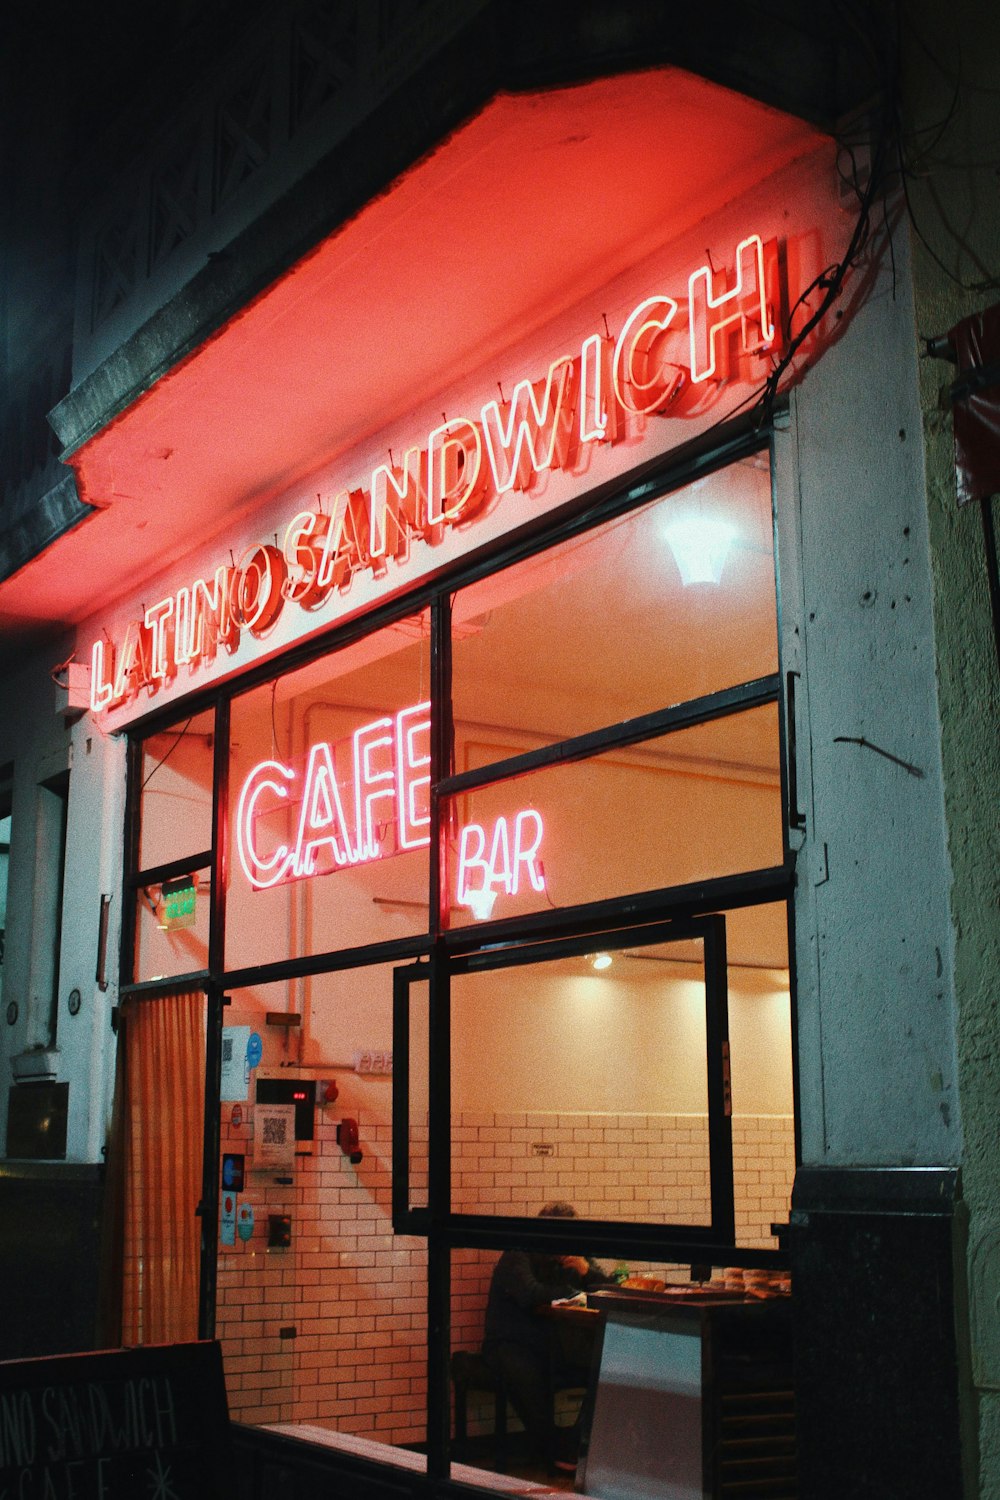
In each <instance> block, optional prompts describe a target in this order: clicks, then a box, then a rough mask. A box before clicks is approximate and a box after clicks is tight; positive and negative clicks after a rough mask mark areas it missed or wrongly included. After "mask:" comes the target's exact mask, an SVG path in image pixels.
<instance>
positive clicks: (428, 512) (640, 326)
mask: <svg viewBox="0 0 1000 1500" xmlns="http://www.w3.org/2000/svg"><path fill="white" fill-rule="evenodd" d="M779 303H780V285H779V273H778V254H777V242H776V241H773V240H772V241H768V242H767V243H766V244H765V243H764V241H762V239H761V238H760V236H759V235H756V234H751V235H748V236H746V238H744V239H743V240H741V241H740V243H739V244H738V245H737V246H736V250H735V255H734V270H733V271H732V273H731V274H728V275H727V274H726V273H724V272H716V271H715V270H714V269H713V267H712V266H711V264H709V265H702V266H699V267H698V268H697V269H696V270H694V271H693V272H692V273H691V275H690V276H689V278H688V288H687V299H686V305H685V306H684V308H683V309H682V306H681V304H680V303H679V302H678V301H677V300H675V299H674V298H673V297H670V296H668V295H666V294H665V293H657V294H655V295H653V296H649V297H646V298H644V299H643V300H642V301H641V302H639V303H638V305H637V306H636V307H634V308H633V309H632V311H631V312H630V313H629V314H628V316H627V317H626V318H625V320H624V323H623V325H622V329H621V332H620V333H619V334H618V337H617V338H616V339H612V338H611V337H610V336H607V337H606V336H604V335H602V334H590V335H588V336H587V337H586V338H585V339H584V340H583V341H582V344H581V347H580V349H579V351H578V352H576V353H569V352H567V353H564V354H562V355H560V356H559V358H558V359H555V360H553V361H552V363H551V364H550V366H549V369H548V372H547V373H546V375H545V377H544V378H543V379H540V380H534V381H533V380H531V379H524V380H519V381H517V383H516V384H515V385H514V388H513V390H512V392H511V396H510V399H509V400H505V399H503V396H502V393H501V399H500V400H499V401H497V400H490V401H487V402H485V404H484V405H483V406H482V408H481V410H480V411H479V413H478V415H477V416H476V417H475V418H473V417H469V416H458V417H454V418H452V419H450V420H446V421H444V422H443V423H442V425H441V426H439V427H435V428H434V429H433V430H432V431H431V432H429V433H428V434H427V437H426V439H425V440H424V442H423V443H422V444H419V445H416V446H413V447H410V448H408V449H407V450H406V451H405V453H404V454H403V457H402V460H401V462H400V463H398V464H397V463H396V462H395V461H393V460H392V457H391V455H390V462H389V463H388V464H385V463H382V464H378V465H376V467H375V468H374V469H373V470H372V472H371V475H370V477H369V480H368V485H367V488H360V487H359V488H355V489H344V490H341V491H340V492H339V493H337V494H335V495H333V496H332V497H330V498H329V499H328V500H327V501H326V502H325V503H324V502H322V501H320V502H318V506H317V508H316V509H309V510H301V511H299V512H298V513H297V514H296V515H295V516H293V517H292V519H291V520H290V521H289V523H288V525H287V527H286V529H285V534H284V538H283V540H282V543H281V545H280V546H278V544H277V536H275V545H274V546H271V545H270V544H265V543H257V544H255V545H253V546H251V547H249V548H248V549H247V551H246V552H245V553H244V554H243V556H242V557H241V558H240V559H239V561H238V562H235V561H234V562H233V564H232V566H225V565H223V566H221V567H219V568H217V569H216V570H215V573H214V574H213V576H212V578H211V580H208V579H197V580H195V582H194V583H193V584H191V585H190V586H187V585H186V586H184V587H182V588H180V589H178V590H177V592H176V593H175V594H173V595H170V596H169V597H168V598H166V599H161V600H158V601H157V602H156V603H155V604H153V605H151V606H150V607H149V608H148V609H146V610H145V611H144V614H143V617H142V619H140V620H134V621H132V622H131V623H130V624H129V625H128V626H127V627H126V629H125V632H124V634H123V636H122V637H121V639H120V640H119V641H117V642H113V641H110V640H97V641H95V642H94V646H93V652H92V658H91V665H92V671H91V708H92V710H93V712H94V713H100V712H102V711H103V710H107V709H111V708H115V707H117V706H118V705H120V704H122V703H126V702H128V701H130V700H131V699H132V698H134V697H135V696H136V695H137V694H138V693H139V692H140V691H143V690H145V691H146V692H148V693H151V694H152V693H155V692H157V691H158V690H159V689H160V688H161V687H162V686H164V684H166V683H167V682H169V681H171V680H172V679H173V678H174V676H175V675H176V674H177V673H178V672H179V671H180V669H181V668H182V667H185V666H186V667H187V668H188V669H189V670H190V671H194V670H196V669H197V667H198V666H199V665H200V664H201V663H203V662H206V663H207V662H210V661H212V660H213V659H214V658H215V656H216V654H217V653H218V651H219V650H220V649H222V650H225V651H228V652H234V651H236V649H237V648H238V646H239V643H240V639H241V637H242V635H243V633H244V632H246V633H248V634H249V635H251V636H254V637H256V638H260V637H263V636H265V635H266V634H267V633H268V631H269V630H270V629H271V628H272V626H273V625H274V624H275V622H276V620H277V619H278V617H279V615H280V614H281V613H282V611H283V610H284V609H285V608H286V606H289V605H294V606H297V607H298V608H300V609H303V610H306V611H315V610H319V609H322V608H323V606H324V605H325V604H326V603H327V601H328V600H329V599H330V598H331V597H332V596H333V595H334V594H335V593H337V594H343V593H346V592H347V591H348V590H349V589H350V587H351V582H352V580H353V578H354V577H355V576H356V575H357V574H358V573H359V572H361V571H363V570H368V571H369V572H370V573H371V574H372V576H373V577H374V578H382V577H384V576H385V574H386V573H387V572H388V569H389V564H390V562H396V563H397V564H401V563H403V562H405V560H406V559H407V557H408V556H409V553H410V548H411V546H412V543H413V542H414V540H415V539H420V540H423V541H425V542H427V543H429V544H431V545H434V544H436V543H438V542H440V541H441V539H442V537H443V536H444V533H445V530H446V529H447V528H452V527H463V526H466V525H469V524H471V523H472V522H474V521H475V520H476V518H477V517H478V516H480V515H482V514H483V512H484V511H486V510H488V509H490V508H492V507H493V506H494V505H496V504H498V503H499V502H500V501H501V500H502V498H503V496H504V495H506V494H509V493H510V492H511V491H513V490H525V491H527V490H530V489H531V488H532V486H533V485H534V484H535V483H536V481H537V479H538V477H539V476H541V475H544V474H545V473H546V472H547V471H548V470H551V469H561V468H565V467H567V466H568V465H569V464H570V463H572V462H574V461H575V460H576V459H577V458H578V457H579V454H580V452H581V450H582V449H584V448H586V447H587V445H589V444H592V443H616V442H619V441H621V440H622V439H623V438H624V437H626V436H628V430H629V424H630V423H632V424H633V425H634V423H635V420H636V419H637V418H639V419H644V418H647V417H650V416H653V415H662V416H674V417H676V416H684V415H687V414H689V413H690V412H692V411H693V410H695V409H696V407H697V405H698V403H699V402H701V401H703V399H704V393H705V391H706V389H708V388H709V384H710V383H711V386H712V388H715V387H719V386H721V385H722V384H724V383H725V382H726V381H728V380H729V379H731V378H733V377H734V375H735V374H737V373H739V371H740V369H741V368H742V370H743V372H744V373H746V371H747V368H748V365H749V362H750V361H753V360H755V359H760V358H761V357H763V356H766V355H767V354H768V353H769V352H770V351H772V350H774V349H775V348H776V347H777V344H778V340H779V333H778V328H779V324H780V320H779V318H778V317H777V315H776V312H777V309H778V307H779ZM685 323H686V328H685V326H684V325H685ZM320 769H322V768H320ZM274 774H275V775H280V772H275V773H274ZM319 774H320V770H317V775H319ZM275 784H277V783H275ZM381 795H382V797H383V799H384V800H385V801H388V800H389V793H388V791H386V790H384V789H383V793H382V794H381ZM338 837H339V838H340V845H339V847H340V849H341V852H342V853H343V854H344V856H345V859H346V857H347V850H348V843H347V842H345V840H344V838H343V837H342V836H341V835H338ZM365 837H366V838H367V837H368V835H367V834H366V835H365ZM351 847H353V846H351ZM359 847H365V848H367V847H368V845H367V844H365V843H364V842H362V845H360V846H359ZM299 857H300V856H299V855H296V856H295V858H296V859H298V858H299ZM302 857H304V856H302Z"/></svg>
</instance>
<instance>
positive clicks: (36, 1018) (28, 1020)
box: [0, 640, 124, 1162]
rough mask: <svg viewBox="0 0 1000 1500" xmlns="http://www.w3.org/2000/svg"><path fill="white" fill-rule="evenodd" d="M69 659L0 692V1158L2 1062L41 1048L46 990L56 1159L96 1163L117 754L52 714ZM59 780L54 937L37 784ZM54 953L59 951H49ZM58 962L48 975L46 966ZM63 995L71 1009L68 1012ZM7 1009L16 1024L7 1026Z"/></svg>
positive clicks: (113, 946) (104, 1059) (116, 899)
mask: <svg viewBox="0 0 1000 1500" xmlns="http://www.w3.org/2000/svg"><path fill="white" fill-rule="evenodd" d="M68 654H69V648H68V646H67V645H66V643H65V641H59V640H57V641H54V642H53V643H52V644H51V646H49V647H48V648H43V649H40V650H39V651H38V653H37V654H36V655H34V656H31V657H29V658H27V659H26V660H25V661H24V662H23V664H22V665H21V666H20V668H19V669H18V670H17V671H15V672H12V673H10V674H9V675H8V676H7V677H6V679H5V680H4V683H3V689H2V691H3V703H4V706H5V712H4V713H3V715H0V765H2V764H4V763H5V762H7V761H11V762H13V806H12V824H11V851H10V882H9V889H8V898H7V929H6V956H5V962H4V990H3V999H4V1006H3V1009H4V1015H3V1018H2V1021H0V1106H2V1107H0V1153H2V1152H4V1151H5V1150H6V1128H7V1089H8V1085H9V1084H10V1083H11V1082H12V1077H13V1074H12V1068H13V1059H14V1058H15V1057H21V1056H23V1055H24V1054H25V1053H26V1052H28V1051H29V1049H41V1048H45V1047H47V1045H48V1044H49V1041H50V1035H49V1031H50V1005H51V996H52V987H53V984H54V983H55V982H56V974H58V981H57V986H58V987H57V990H56V1012H55V1021H56V1036H55V1046H56V1049H57V1052H56V1056H55V1065H56V1077H57V1079H58V1080H59V1081H60V1082H69V1085H70V1089H69V1121H68V1127H67V1144H66V1159H67V1161H71V1162H99V1161H100V1160H101V1148H102V1147H103V1145H104V1140H105V1129H106V1120H107V1112H108V1108H109V1102H110V1087H111V1080H112V1077H113V1072H114V1068H113V1058H114V1035H113V1033H112V1031H111V1026H110V1010H111V1005H112V1004H113V1003H114V995H115V990H114V984H113V982H112V984H110V985H109V987H108V988H107V990H105V991H102V990H101V989H100V988H99V987H98V985H97V982H96V977H95V976H96V970H97V942H98V921H99V912H100V896H101V893H102V892H104V893H105V894H110V895H112V908H111V910H112V922H111V926H110V930H109V933H108V973H109V975H110V976H111V979H112V981H114V979H115V978H116V975H117V942H118V921H117V914H118V912H119V910H120V905H121V901H120V883H121V877H120V870H121V839H122V816H123V799H124V745H123V742H121V741H116V740H113V739H108V738H105V737H103V736H102V735H100V734H99V733H98V731H97V730H96V729H95V728H94V726H93V724H92V723H91V722H90V721H89V719H86V720H78V722H77V723H75V724H67V722H66V721H65V720H64V718H63V716H62V715H61V714H60V713H57V711H56V687H55V684H54V683H53V682H52V680H51V677H50V675H49V674H50V671H51V669H52V668H53V667H54V666H55V665H56V664H57V663H58V662H60V661H62V660H64V659H65V657H66V656H67V655H68ZM66 772H69V797H68V804H67V810H66V817H67V837H66V861H65V875H64V896H63V904H62V929H61V934H59V933H58V930H57V917H56V900H55V898H56V894H57V892H56V890H55V886H56V879H55V873H56V866H57V863H58V848H57V841H56V838H55V829H54V820H53V816H52V807H51V799H52V798H53V796H54V794H53V793H52V792H50V791H48V790H47V789H46V787H45V786H44V785H43V783H45V782H47V781H50V780H51V779H52V778H54V777H58V776H60V775H62V774H64V773H66ZM57 950H58V951H57ZM57 963H58V969H57V968H56V964H57ZM73 989H78V990H79V991H80V998H81V1004H80V1009H79V1011H78V1013H77V1014H76V1015H75V1016H74V1015H71V1014H70V1013H69V1010H68V1008H67V1003H66V1002H67V998H68V996H69V993H70V991H71V990H73ZM12 1000H13V1001H16V1002H17V1007H18V1016H17V1020H16V1022H15V1023H14V1024H13V1025H10V1024H8V1022H7V1016H6V1011H7V1006H8V1004H9V1002H10V1001H12Z"/></svg>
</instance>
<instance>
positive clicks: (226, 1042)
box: [222, 1036, 233, 1063]
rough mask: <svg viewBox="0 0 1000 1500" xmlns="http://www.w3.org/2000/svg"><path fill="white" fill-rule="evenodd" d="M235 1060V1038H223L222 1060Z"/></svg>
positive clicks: (225, 1061)
mask: <svg viewBox="0 0 1000 1500" xmlns="http://www.w3.org/2000/svg"><path fill="white" fill-rule="evenodd" d="M232 1060H233V1039H232V1037H231V1036H224V1037H223V1038H222V1061H223V1062H224V1063H231V1062H232Z"/></svg>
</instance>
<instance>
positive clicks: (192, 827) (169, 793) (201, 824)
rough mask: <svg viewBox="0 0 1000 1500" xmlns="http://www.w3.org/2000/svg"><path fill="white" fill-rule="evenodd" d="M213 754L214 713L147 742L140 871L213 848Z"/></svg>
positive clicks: (178, 726) (204, 714)
mask: <svg viewBox="0 0 1000 1500" xmlns="http://www.w3.org/2000/svg"><path fill="white" fill-rule="evenodd" d="M214 753H215V710H214V709H211V708H209V709H206V710H205V712H204V713H201V714H196V715H195V716H194V717H193V718H188V719H185V720H184V721H183V722H182V723H180V724H173V725H171V727H170V728H169V729H164V730H161V731H160V733H159V734H151V735H150V736H149V738H148V739H146V740H143V742H142V768H141V786H142V794H141V795H142V806H141V819H140V829H139V869H140V870H152V869H154V868H155V867H156V866H157V865H165V864H167V863H168V862H169V861H171V860H174V859H183V858H184V857H185V855H188V854H202V853H204V851H205V850H206V849H210V848H211V847H212V761H213V756H214Z"/></svg>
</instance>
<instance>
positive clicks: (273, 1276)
mask: <svg viewBox="0 0 1000 1500" xmlns="http://www.w3.org/2000/svg"><path fill="white" fill-rule="evenodd" d="M269 1015H270V1016H271V1018H272V1019H271V1021H270V1023H269V1022H268V1016H269ZM282 1015H284V1016H288V1017H291V1018H292V1019H293V1020H296V1018H297V1020H296V1024H294V1025H287V1024H278V1023H277V1022H276V1020H275V1018H276V1017H278V1016H282ZM255 1037H257V1038H259V1039H260V1042H259V1047H258V1044H257V1043H256V1042H255V1041H254V1040H253V1039H254V1038H255ZM223 1042H224V1047H223V1088H222V1104H221V1132H222V1134H221V1139H222V1146H221V1149H222V1152H223V1164H222V1165H223V1172H222V1176H223V1179H224V1178H225V1157H226V1156H227V1155H232V1156H234V1157H235V1158H236V1159H237V1165H238V1164H239V1159H240V1158H242V1165H243V1186H242V1188H241V1189H239V1190H236V1189H234V1190H233V1191H232V1192H231V1193H230V1194H229V1195H228V1196H229V1197H230V1198H231V1199H232V1200H233V1201H232V1203H231V1207H230V1215H231V1218H230V1227H229V1228H228V1229H227V1228H226V1215H225V1213H223V1216H222V1224H221V1233H220V1245H219V1275H218V1336H219V1338H220V1340H221V1343H222V1349H223V1359H224V1365H225V1371H226V1384H227V1390H228V1395H229V1409H230V1414H231V1415H232V1417H233V1419H234V1420H236V1421H240V1422H250V1423H260V1422H278V1423H288V1424H291V1430H295V1429H296V1428H298V1427H299V1426H300V1424H307V1425H308V1426H309V1427H310V1428H319V1429H323V1428H329V1429H331V1430H332V1431H337V1432H344V1433H354V1434H357V1435H359V1436H363V1437H366V1438H374V1439H376V1440H379V1441H381V1442H384V1443H387V1444H401V1445H402V1444H414V1443H420V1442H423V1441H424V1438H425V1430H426V1399H425V1392H426V1350H427V1335H426V1307H427V1291H426V1248H425V1245H424V1242H423V1241H421V1240H417V1239H413V1238H404V1237H401V1236H394V1235H393V1232H392V1222H391V1198H390V1189H391V1160H392V1107H391V1105H392V1073H391V1067H392V970H391V968H389V967H388V966H385V967H378V968H369V969H356V970H350V971H347V972H343V973H338V974H324V975H319V976H316V977H313V978H310V979H303V980H298V981H294V982H289V983H287V984H280V985H268V986H260V987H258V988H254V989H242V990H234V991H232V992H231V1004H230V1006H228V1007H227V1010H226V1017H225V1031H224V1035H223ZM248 1047H249V1049H250V1050H249V1054H248V1050H247V1049H248ZM387 1058H388V1061H387ZM375 1068H377V1071H374V1070H373V1069H375ZM387 1068H388V1069H389V1070H390V1071H386V1070H387ZM297 1094H301V1095H304V1096H305V1097H304V1098H302V1099H296V1097H295V1096H296V1095H297ZM324 1101H326V1102H324ZM354 1125H356V1127H357V1134H356V1136H355V1135H354V1132H353V1126H354ZM338 1135H339V1138H338ZM230 1175H231V1181H238V1177H234V1176H233V1174H232V1173H231V1174H230ZM226 1197H227V1194H226V1190H225V1184H224V1186H223V1200H222V1201H223V1209H224V1210H225V1208H226ZM312 1435H313V1434H312V1433H310V1436H312ZM320 1440H321V1439H320ZM387 1456H388V1455H387ZM390 1461H391V1458H390Z"/></svg>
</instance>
